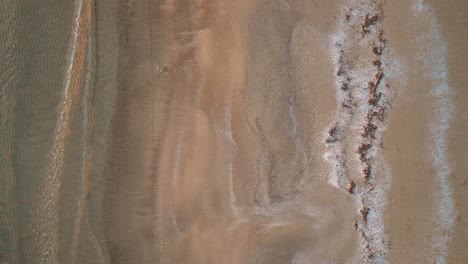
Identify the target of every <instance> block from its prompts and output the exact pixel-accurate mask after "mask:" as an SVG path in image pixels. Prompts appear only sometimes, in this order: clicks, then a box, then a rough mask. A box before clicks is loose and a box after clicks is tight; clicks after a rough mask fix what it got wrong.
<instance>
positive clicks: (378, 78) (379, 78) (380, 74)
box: [374, 69, 384, 87]
mask: <svg viewBox="0 0 468 264" xmlns="http://www.w3.org/2000/svg"><path fill="white" fill-rule="evenodd" d="M383 77H384V74H383V72H382V70H380V69H379V71H378V72H377V74H376V75H375V81H374V82H375V86H376V87H377V86H379V84H380V82H381V81H382V78H383Z"/></svg>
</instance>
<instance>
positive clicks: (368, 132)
mask: <svg viewBox="0 0 468 264" xmlns="http://www.w3.org/2000/svg"><path fill="white" fill-rule="evenodd" d="M376 130H377V126H376V125H374V124H372V123H370V122H369V123H367V125H366V126H365V127H364V132H362V134H361V136H362V137H364V138H367V137H371V138H375V131H376Z"/></svg>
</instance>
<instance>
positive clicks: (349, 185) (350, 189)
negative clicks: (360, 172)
mask: <svg viewBox="0 0 468 264" xmlns="http://www.w3.org/2000/svg"><path fill="white" fill-rule="evenodd" d="M355 188H356V184H355V183H354V181H350V182H349V183H348V187H346V191H348V193H350V194H353V193H354V189H355Z"/></svg>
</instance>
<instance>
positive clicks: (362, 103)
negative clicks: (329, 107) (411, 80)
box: [324, 0, 406, 263]
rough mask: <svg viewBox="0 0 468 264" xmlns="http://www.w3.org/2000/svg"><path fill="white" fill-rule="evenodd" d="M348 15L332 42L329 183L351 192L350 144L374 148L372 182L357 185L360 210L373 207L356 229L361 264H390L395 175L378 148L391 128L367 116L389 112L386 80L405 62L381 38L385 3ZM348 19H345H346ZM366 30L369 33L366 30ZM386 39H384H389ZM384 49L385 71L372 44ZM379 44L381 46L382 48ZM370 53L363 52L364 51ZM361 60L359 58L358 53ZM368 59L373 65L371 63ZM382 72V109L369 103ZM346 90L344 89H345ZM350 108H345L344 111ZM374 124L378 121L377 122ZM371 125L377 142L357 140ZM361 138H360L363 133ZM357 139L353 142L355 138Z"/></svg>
mask: <svg viewBox="0 0 468 264" xmlns="http://www.w3.org/2000/svg"><path fill="white" fill-rule="evenodd" d="M342 9H343V11H344V12H349V13H346V15H347V16H346V17H347V21H346V22H345V21H344V20H340V21H339V23H338V30H337V32H335V33H334V34H332V35H331V37H330V42H329V52H330V57H331V59H332V62H333V63H334V66H335V73H336V78H335V85H336V99H337V105H338V113H337V116H336V117H335V120H334V121H333V124H332V129H334V130H333V131H334V132H333V133H332V132H331V131H332V129H330V130H329V131H324V134H328V136H329V137H328V139H327V141H326V142H327V148H328V150H327V152H326V153H325V154H324V158H325V159H326V160H327V161H328V162H329V163H330V167H331V172H330V174H331V175H330V176H329V178H328V181H329V184H331V185H332V186H334V187H336V188H338V189H340V190H343V191H345V190H348V191H349V189H348V186H349V185H348V183H349V182H350V180H351V179H350V176H349V175H348V170H349V169H355V168H348V167H347V166H346V165H347V164H346V161H347V160H349V159H350V158H351V157H348V156H347V151H346V149H347V145H345V144H346V143H345V142H347V141H348V139H349V140H351V142H352V144H351V147H353V148H354V147H356V148H357V147H358V146H360V145H361V144H370V146H371V148H370V149H369V150H368V152H366V153H367V154H365V155H366V157H365V160H366V161H365V163H367V164H370V166H371V168H372V169H371V174H370V175H371V177H370V179H369V180H368V183H358V184H357V185H356V187H355V190H354V192H353V194H352V195H353V197H354V198H355V202H356V206H357V207H358V208H362V209H364V208H368V209H370V210H369V211H368V215H367V221H365V220H364V221H359V222H357V223H358V224H357V226H356V227H357V230H358V231H359V232H360V233H361V251H362V255H361V259H360V260H359V261H358V262H359V263H386V259H385V258H386V255H387V252H388V242H387V235H386V233H385V224H384V217H383V214H384V210H385V207H386V204H387V202H388V198H387V193H388V190H389V188H390V183H391V174H390V170H389V168H388V165H387V163H386V161H385V159H384V157H383V156H382V154H381V153H380V151H379V149H378V146H379V145H380V143H381V142H382V140H383V136H384V132H385V130H386V127H387V124H386V121H385V118H383V120H372V119H371V121H369V120H368V119H367V118H366V113H368V111H369V110H372V111H376V109H378V108H379V107H382V109H384V113H386V111H387V110H388V109H389V103H390V101H391V100H392V98H393V96H394V92H392V91H391V90H390V89H388V87H387V86H386V84H387V81H386V79H389V78H390V79H392V80H393V78H392V77H395V76H399V75H400V74H401V73H404V70H405V69H406V66H405V63H404V62H402V61H400V60H399V59H398V58H396V57H394V54H393V53H392V50H391V49H389V48H390V47H388V45H387V43H386V41H385V40H381V37H380V34H381V30H382V25H381V22H380V19H381V16H382V3H381V2H380V1H369V2H361V1H354V0H350V1H347V2H346V3H345V4H344V5H342ZM374 14H379V16H380V19H378V20H377V21H376V22H375V23H373V24H371V26H370V27H368V28H367V30H368V32H367V33H361V32H360V31H359V30H357V29H360V28H361V23H363V21H364V20H365V17H366V16H367V15H369V17H368V18H370V17H372V16H373V15H374ZM343 17H344V16H343ZM362 30H363V31H364V28H363V29H362ZM384 38H385V37H384ZM369 43H375V44H373V45H383V52H381V53H380V54H379V55H378V59H379V60H380V62H381V66H380V67H376V66H375V65H374V66H372V64H371V63H370V62H371V61H372V60H373V59H374V58H375V56H376V55H377V54H375V55H374V54H373V52H372V50H371V45H370V44H369ZM377 43H380V44H377ZM361 50H362V51H365V52H364V53H363V52H362V51H361ZM358 51H359V52H360V53H359V58H356V57H354V56H355V55H356V54H354V53H356V52H358ZM367 60H369V61H367ZM377 70H379V71H380V70H381V71H382V72H383V73H384V75H383V76H384V77H383V79H382V80H381V81H380V85H378V87H377V89H378V90H377V92H379V93H381V94H382V95H381V99H380V100H379V101H378V104H377V106H372V105H370V103H368V100H369V98H370V97H369V96H370V95H371V94H370V90H369V89H368V86H369V84H368V83H369V82H370V81H374V78H375V77H374V74H376V72H377ZM401 77H402V78H400V77H398V78H400V80H394V81H395V83H396V85H397V86H399V87H402V86H404V85H405V82H406V74H402V76H401ZM343 88H344V89H343ZM345 105H346V107H345ZM376 107H377V108H376ZM374 119H375V118H374ZM367 122H372V123H373V124H374V125H376V126H377V130H376V131H375V136H374V137H370V138H369V137H368V136H361V135H357V134H356V135H355V133H356V132H360V131H362V130H363V128H364V126H366V124H367ZM359 134H360V133H359ZM351 137H352V138H351ZM365 163H363V162H360V163H359V164H360V165H359V166H358V168H356V169H358V170H360V171H361V170H362V173H360V174H363V175H365V174H364V172H363V171H364V170H363V169H364V168H365Z"/></svg>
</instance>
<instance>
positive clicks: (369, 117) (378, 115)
mask: <svg viewBox="0 0 468 264" xmlns="http://www.w3.org/2000/svg"><path fill="white" fill-rule="evenodd" d="M374 117H376V118H377V119H378V120H379V121H380V122H383V121H384V118H385V108H384V107H383V106H381V107H379V110H377V111H374V110H369V111H367V116H366V119H367V121H368V122H371V121H372V120H373V119H374Z"/></svg>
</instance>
